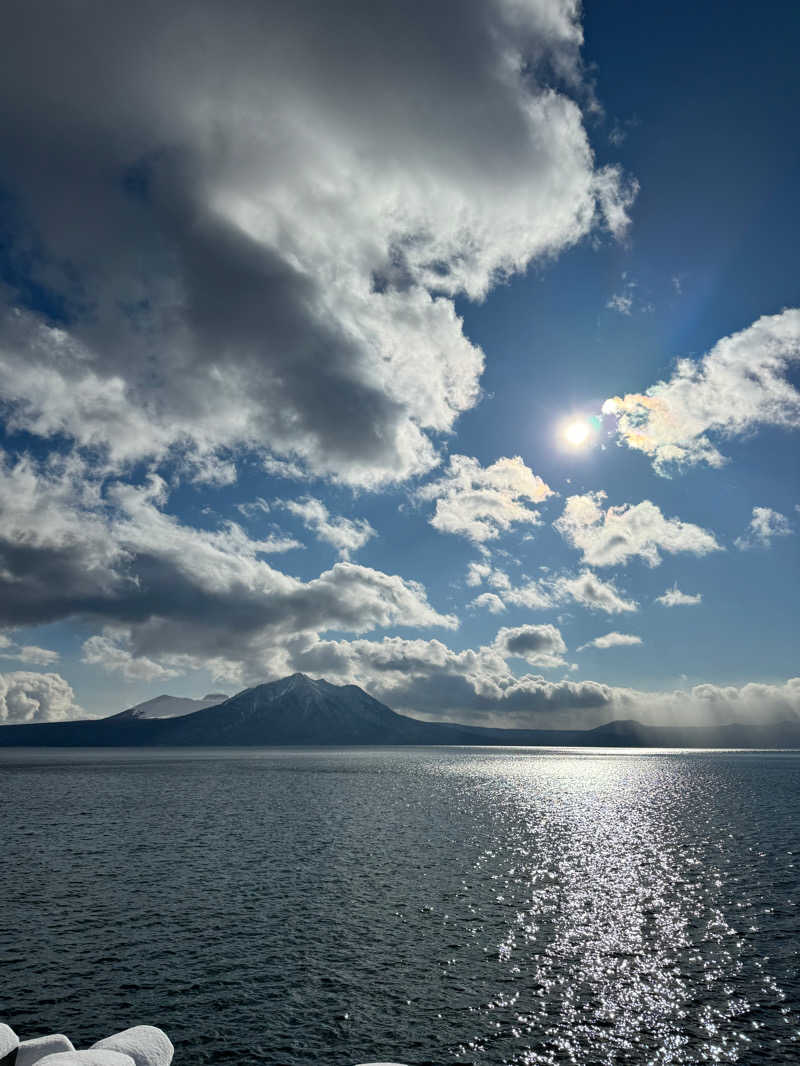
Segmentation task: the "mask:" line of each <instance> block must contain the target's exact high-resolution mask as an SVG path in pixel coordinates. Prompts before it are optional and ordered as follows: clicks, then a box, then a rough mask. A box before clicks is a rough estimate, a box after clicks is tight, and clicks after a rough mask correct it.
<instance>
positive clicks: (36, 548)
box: [0, 459, 457, 679]
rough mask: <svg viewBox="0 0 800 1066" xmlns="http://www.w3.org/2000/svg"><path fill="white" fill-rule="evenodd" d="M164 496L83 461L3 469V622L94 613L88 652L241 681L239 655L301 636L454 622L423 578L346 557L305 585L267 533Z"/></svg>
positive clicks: (131, 671) (161, 490) (142, 667)
mask: <svg viewBox="0 0 800 1066" xmlns="http://www.w3.org/2000/svg"><path fill="white" fill-rule="evenodd" d="M166 502H167V487H166V484H165V483H164V482H163V481H162V480H161V479H160V478H158V477H155V476H153V477H150V478H149V479H148V481H147V482H146V483H145V484H144V485H141V486H132V485H129V484H126V483H123V482H114V483H110V484H106V485H105V486H101V485H100V484H99V483H98V482H95V481H93V480H92V479H91V477H90V476H88V475H87V470H86V468H85V467H83V466H80V465H78V466H75V464H74V462H73V461H72V460H65V461H64V462H63V463H61V464H58V463H56V462H55V461H54V460H50V461H49V462H48V463H47V464H45V467H44V468H40V467H37V465H36V464H35V463H34V462H33V461H32V460H31V459H23V460H19V461H18V462H17V463H15V464H5V465H2V466H0V513H2V514H3V525H2V530H0V624H6V625H14V624H22V623H30V624H35V623H45V622H51V621H57V620H59V619H66V618H77V619H81V620H84V621H89V622H91V621H96V622H99V623H100V624H101V625H102V626H103V627H104V632H103V635H102V637H98V639H96V640H94V641H91V642H89V643H88V646H87V648H86V650H85V655H86V656H87V657H88V661H91V662H101V661H102V663H103V664H104V665H107V666H109V668H111V669H114V670H118V671H120V672H121V673H123V674H124V675H126V676H133V677H137V676H140V677H146V676H150V677H154V676H169V673H170V672H172V671H174V670H175V669H177V668H178V666H176V664H180V663H185V662H188V661H189V659H183V658H181V657H184V656H188V657H190V660H191V661H192V662H195V663H200V664H202V663H203V662H204V661H205V660H206V659H207V660H209V661H211V660H213V661H215V662H219V663H223V662H232V663H233V664H234V666H232V667H230V669H229V672H228V674H227V675H225V676H229V677H233V678H234V679H235V676H236V670H237V669H238V667H237V666H236V665H235V664H237V663H239V662H241V661H243V660H246V659H247V658H248V657H249V656H252V655H255V654H256V653H260V652H261V650H263V648H264V647H266V646H268V645H269V643H270V642H280V641H283V640H286V639H287V638H289V637H291V636H292V635H296V634H298V633H316V632H324V631H326V630H329V629H335V630H342V631H346V632H354V633H364V632H367V631H368V630H370V629H373V628H376V627H385V626H389V625H403V626H444V627H446V628H453V627H455V626H456V625H457V620H456V619H455V618H454V617H453V616H452V615H444V614H440V613H439V612H437V611H436V610H435V609H434V608H433V607H432V606H431V605H430V604H429V602H428V600H427V596H426V593H425V590H424V588H423V587H422V586H421V585H420V584H418V583H417V582H414V581H408V580H405V579H403V578H401V577H399V576H397V575H392V574H385V573H383V572H382V571H380V570H375V569H372V568H368V567H363V566H358V565H356V564H354V563H350V562H344V561H343V562H339V563H337V564H336V565H335V566H333V567H332V568H331V569H329V570H326V571H325V572H324V573H322V574H320V575H319V576H318V577H316V578H313V579H312V580H309V581H301V580H299V579H297V578H295V577H292V576H290V575H288V574H286V573H284V572H282V571H280V570H277V569H276V568H275V567H273V566H271V565H270V564H269V563H268V562H267V561H266V560H265V559H264V558H263V555H264V554H265V553H268V552H269V551H270V550H271V547H272V545H271V543H270V542H269V541H260V540H257V539H253V538H250V537H248V536H247V534H246V533H245V532H244V531H243V530H242V529H241V528H240V527H239V526H238V525H236V523H233V522H224V523H221V524H220V525H219V527H218V528H216V529H198V528H194V527H192V526H189V525H186V524H185V523H182V522H181V521H179V520H178V519H177V518H176V517H175V516H174V515H170V514H169V513H167V511H166V510H165V509H164V508H165V505H166ZM109 627H110V628H109ZM112 645H113V646H114V647H112ZM114 648H116V651H115V650H114ZM176 657H177V658H176ZM132 658H133V659H136V660H140V659H141V660H144V661H143V662H142V663H139V664H135V663H133V662H132ZM153 664H155V665H153ZM137 671H139V672H138V673H137ZM159 671H166V673H161V672H159Z"/></svg>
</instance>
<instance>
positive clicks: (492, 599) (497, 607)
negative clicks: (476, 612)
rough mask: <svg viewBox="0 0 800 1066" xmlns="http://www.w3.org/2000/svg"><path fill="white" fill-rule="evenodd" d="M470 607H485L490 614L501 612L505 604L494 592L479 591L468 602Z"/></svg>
mask: <svg viewBox="0 0 800 1066" xmlns="http://www.w3.org/2000/svg"><path fill="white" fill-rule="evenodd" d="M470 606H471V607H485V608H486V610H487V611H490V612H491V614H502V612H503V611H504V610H505V609H506V605H505V604H504V603H503V601H502V600H501V599H500V597H499V596H498V595H496V593H494V592H481V593H480V595H478V596H476V597H475V599H474V600H472V601H471V602H470Z"/></svg>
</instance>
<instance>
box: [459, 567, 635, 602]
mask: <svg viewBox="0 0 800 1066" xmlns="http://www.w3.org/2000/svg"><path fill="white" fill-rule="evenodd" d="M482 581H486V582H488V584H490V585H492V586H493V587H494V588H495V589H497V592H496V593H483V594H481V595H479V596H476V597H475V599H474V600H473V601H472V603H473V604H474V605H475V606H476V607H487V608H488V609H489V610H491V611H492V613H494V614H497V613H498V612H499V611H500V610H502V609H503V608H504V607H505V606H506V604H511V605H512V606H514V607H527V608H529V609H530V610H546V609H547V608H549V607H554V606H556V605H558V604H564V603H577V604H579V605H580V606H582V607H587V608H589V609H590V610H595V611H605V612H606V613H607V614H621V613H623V612H625V611H635V610H637V608H638V604H637V603H636V601H635V600H629V599H625V596H624V595H623V594H622V593H621V592H620V590H619V589H618V588H617V586H616V585H615V584H614V582H613V581H610V580H609V581H604V580H603V579H602V578H599V577H598V576H597V574H593V573H592V571H591V570H582V571H581V572H580V573H578V574H551V575H548V576H546V577H542V578H539V579H538V580H536V581H525V582H523V584H521V585H516V586H515V585H513V584H512V582H511V579H510V578H509V576H508V574H506V573H505V572H504V571H502V570H498V569H495V568H493V567H491V566H489V565H488V564H482V563H472V564H470V569H469V572H468V578H467V582H468V584H471V585H477V584H480V583H481V582H482Z"/></svg>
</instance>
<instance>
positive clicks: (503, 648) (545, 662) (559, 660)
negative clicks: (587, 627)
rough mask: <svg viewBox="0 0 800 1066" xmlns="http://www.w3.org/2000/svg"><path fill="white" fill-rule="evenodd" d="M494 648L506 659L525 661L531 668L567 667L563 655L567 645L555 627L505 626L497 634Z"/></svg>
mask: <svg viewBox="0 0 800 1066" xmlns="http://www.w3.org/2000/svg"><path fill="white" fill-rule="evenodd" d="M493 646H494V648H495V649H496V651H497V652H498V654H499V655H502V657H503V658H504V659H508V658H518V659H524V660H525V662H527V663H529V664H530V665H531V666H541V667H545V668H547V669H551V670H552V669H554V668H555V667H557V666H566V663H565V662H564V659H563V654H564V652H565V651H566V650H567V645H566V644H565V643H564V639H563V637H562V636H561V633H560V631H559V630H558V629H557V628H556V626H554V625H539V626H533V625H527V626H517V627H515V628H513V629H509V628H508V627H507V626H503V628H502V629H500V630H499V631H498V633H497V636H496V637H495V641H494V645H493Z"/></svg>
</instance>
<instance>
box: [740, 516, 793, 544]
mask: <svg viewBox="0 0 800 1066" xmlns="http://www.w3.org/2000/svg"><path fill="white" fill-rule="evenodd" d="M791 533H792V527H791V525H790V524H789V519H788V518H787V517H786V515H783V514H781V513H780V511H773V510H772V508H771V507H754V508H753V516H752V518H751V519H750V525H749V526H748V527H747V532H746V533H745V534H744V536H742V537H737V538H736V540H735V541H734V544H735V545H736V547H737V548H739V550H740V551H747V550H748V549H749V548H768V547H769V546H770V544H771V543H772V538H773V537H788V536H789V535H790V534H791Z"/></svg>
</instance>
